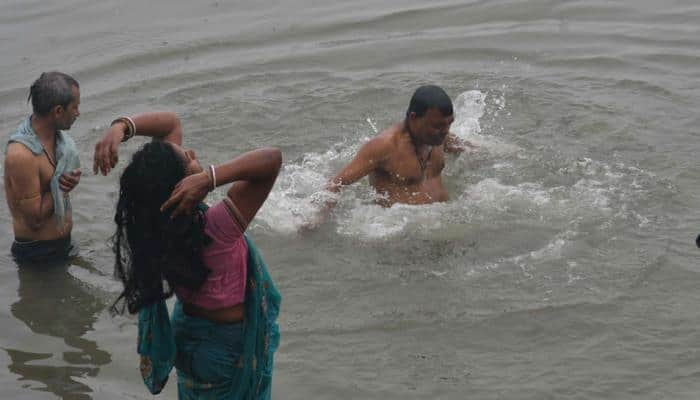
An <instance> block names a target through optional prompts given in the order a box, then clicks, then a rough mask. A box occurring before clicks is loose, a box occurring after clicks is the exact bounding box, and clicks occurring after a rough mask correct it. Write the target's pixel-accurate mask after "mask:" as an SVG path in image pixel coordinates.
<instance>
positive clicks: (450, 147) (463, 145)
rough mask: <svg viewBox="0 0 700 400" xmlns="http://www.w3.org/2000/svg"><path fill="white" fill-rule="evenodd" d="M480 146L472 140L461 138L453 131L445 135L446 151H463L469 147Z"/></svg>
mask: <svg viewBox="0 0 700 400" xmlns="http://www.w3.org/2000/svg"><path fill="white" fill-rule="evenodd" d="M478 147H479V146H477V145H475V144H473V143H472V142H470V141H468V140H464V139H460V138H459V137H457V136H455V134H453V133H452V132H450V133H448V134H447V137H445V143H444V149H445V153H462V152H463V151H465V150H467V149H476V148H478Z"/></svg>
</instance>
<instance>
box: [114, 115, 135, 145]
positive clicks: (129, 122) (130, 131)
mask: <svg viewBox="0 0 700 400" xmlns="http://www.w3.org/2000/svg"><path fill="white" fill-rule="evenodd" d="M118 122H123V123H124V125H126V132H125V133H124V137H123V138H122V142H126V141H127V140H129V139H131V138H132V137H134V135H135V134H136V124H135V123H134V120H133V119H131V118H129V117H119V118H117V119H115V120H114V121H112V123H111V124H110V126H112V125H114V124H116V123H118Z"/></svg>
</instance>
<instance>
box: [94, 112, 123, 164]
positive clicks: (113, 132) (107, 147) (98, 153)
mask: <svg viewBox="0 0 700 400" xmlns="http://www.w3.org/2000/svg"><path fill="white" fill-rule="evenodd" d="M126 129H127V126H126V124H125V123H124V122H118V123H116V124H114V125H112V126H110V127H109V129H107V132H105V134H104V135H103V136H102V139H100V141H99V142H97V144H96V145H95V156H94V158H93V164H92V172H94V173H95V174H97V173H98V172H102V175H104V176H107V174H108V173H109V171H111V170H112V168H114V167H115V166H116V165H117V162H118V161H119V144H120V143H121V142H122V139H123V138H124V135H125V134H126Z"/></svg>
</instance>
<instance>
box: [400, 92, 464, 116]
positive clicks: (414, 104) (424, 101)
mask: <svg viewBox="0 0 700 400" xmlns="http://www.w3.org/2000/svg"><path fill="white" fill-rule="evenodd" d="M431 108H437V109H438V110H440V113H441V114H442V115H443V116H445V117H449V116H450V115H452V114H453V113H454V110H453V108H452V100H451V99H450V96H448V95H447V93H445V91H444V90H442V88H441V87H439V86H435V85H425V86H421V87H419V88H418V89H416V91H415V92H413V96H412V97H411V102H410V103H409V104H408V110H406V119H408V117H409V116H410V115H411V113H412V112H413V113H416V116H417V117H422V116H424V115H425V113H426V112H428V110H429V109H431Z"/></svg>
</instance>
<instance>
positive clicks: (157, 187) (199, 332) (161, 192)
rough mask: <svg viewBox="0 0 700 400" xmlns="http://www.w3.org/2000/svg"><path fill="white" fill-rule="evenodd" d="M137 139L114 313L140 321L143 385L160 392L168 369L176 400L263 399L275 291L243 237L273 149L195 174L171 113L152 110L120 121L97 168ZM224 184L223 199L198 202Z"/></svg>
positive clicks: (124, 181)
mask: <svg viewBox="0 0 700 400" xmlns="http://www.w3.org/2000/svg"><path fill="white" fill-rule="evenodd" d="M134 135H140V136H150V137H152V138H153V140H152V141H151V142H149V143H146V144H145V145H143V146H142V147H141V148H140V149H139V150H138V151H137V152H136V153H134V155H133V157H132V159H131V162H129V164H128V165H127V167H126V168H125V169H124V172H123V173H122V175H121V178H120V189H119V200H118V202H117V211H116V214H115V216H114V221H115V223H116V224H117V229H116V233H115V235H114V237H113V244H114V247H113V249H114V253H115V256H116V260H115V275H116V277H117V278H119V279H120V280H121V281H122V283H123V284H124V290H123V292H122V293H121V295H120V296H119V298H118V299H117V301H116V302H115V304H114V306H113V309H114V310H115V311H118V312H123V311H124V308H125V307H126V308H127V309H128V310H129V312H130V313H132V314H133V313H138V314H139V337H138V352H139V354H140V355H141V374H142V376H143V378H144V382H145V383H146V385H147V386H148V388H149V390H150V391H151V393H154V394H156V393H159V392H160V391H161V390H162V389H163V386H164V385H165V383H166V381H167V379H168V374H169V372H170V370H171V369H172V367H173V365H175V367H176V369H177V376H178V398H180V399H203V398H206V399H269V398H270V391H271V379H272V360H273V353H274V351H275V350H276V348H277V345H278V343H279V331H278V328H277V323H276V318H277V314H278V311H279V304H280V295H279V293H278V292H277V290H276V289H275V286H274V285H273V283H272V280H271V279H270V277H269V275H268V273H267V269H266V267H265V264H264V262H263V261H262V259H261V258H260V255H259V254H258V252H257V250H256V249H255V246H254V245H253V243H252V242H251V241H250V239H249V238H248V237H247V236H246V235H244V232H245V229H246V227H247V226H248V224H249V223H250V221H251V220H252V219H253V217H255V214H256V213H257V212H258V210H259V209H260V207H261V206H262V204H263V203H264V202H265V199H266V198H267V196H268V194H269V193H270V190H271V189H272V186H273V184H274V182H275V179H276V178H277V174H278V172H279V169H280V166H281V162H282V157H281V153H280V151H279V150H277V149H273V148H263V149H257V150H253V151H250V152H248V153H245V154H243V155H241V156H239V157H236V158H234V159H232V160H230V161H227V162H225V163H223V164H219V165H216V166H214V165H211V166H208V167H206V168H203V167H202V166H201V165H200V164H199V162H198V161H197V158H196V157H195V154H194V152H193V151H191V150H186V149H184V148H183V147H182V129H181V126H180V121H179V119H178V118H177V116H176V115H175V114H173V113H169V112H154V113H146V114H141V115H137V116H135V117H133V118H129V117H121V118H117V119H116V120H115V121H114V122H113V123H112V125H111V127H110V128H109V130H108V131H107V132H106V133H105V134H104V136H103V137H102V139H101V140H100V141H99V142H98V143H97V145H95V156H94V166H93V170H94V172H95V173H98V172H101V173H102V174H103V175H107V173H109V171H110V170H111V169H112V168H114V167H115V165H116V163H117V160H118V148H119V144H120V143H122V142H124V141H126V140H128V139H130V138H131V137H133V136H134ZM226 184H230V188H229V190H228V196H227V197H225V198H224V199H223V200H222V201H220V202H218V203H216V204H214V205H213V206H211V207H207V206H206V205H205V204H204V203H202V201H203V200H204V198H205V197H206V195H207V194H208V193H209V192H210V191H211V190H213V189H214V188H216V187H217V186H220V185H226ZM173 293H174V294H175V295H176V296H177V301H176V303H175V307H174V310H173V314H172V319H171V318H170V317H169V315H168V310H167V308H166V305H165V299H167V298H168V297H170V296H172V295H173ZM120 303H122V304H121V307H119V304H120Z"/></svg>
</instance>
